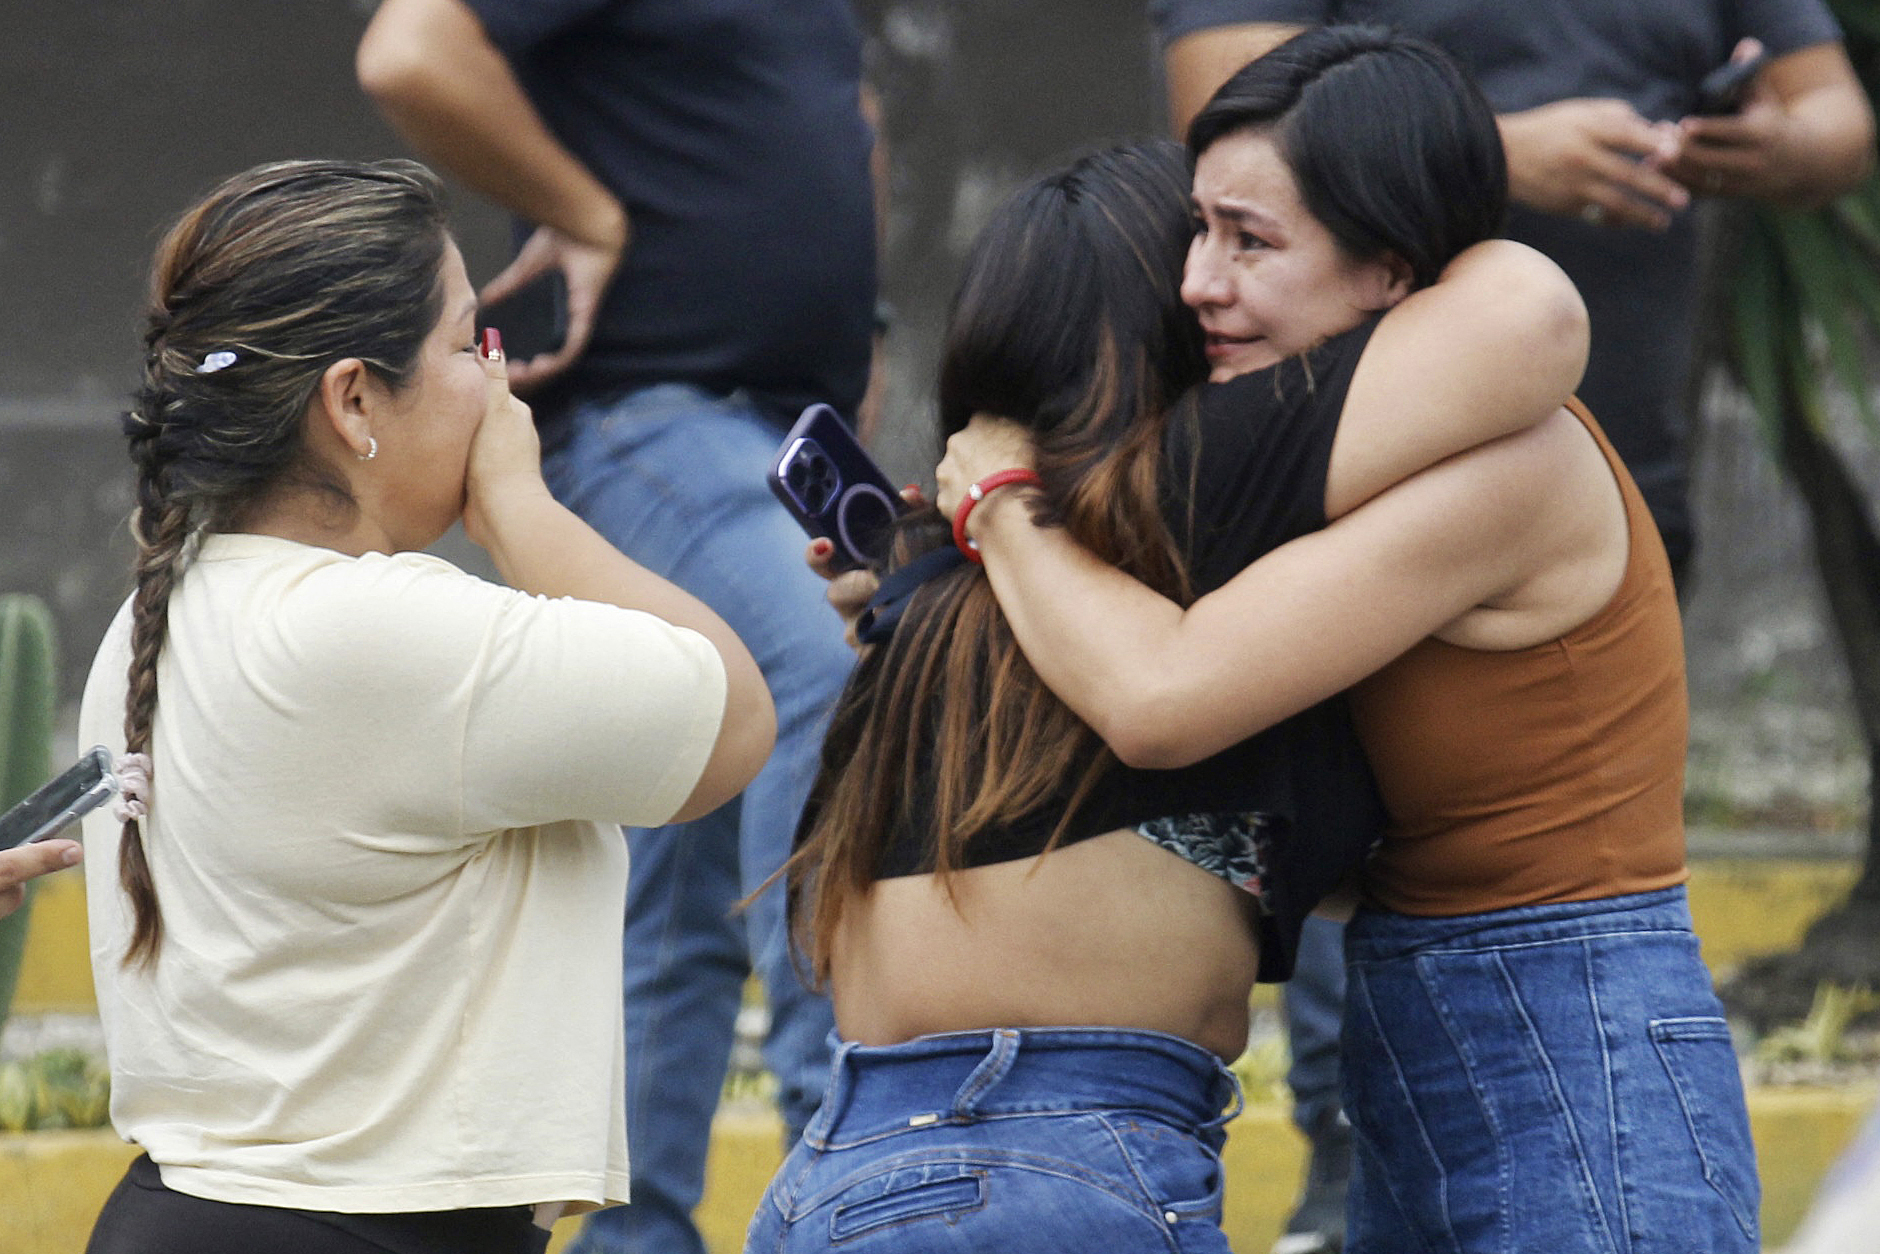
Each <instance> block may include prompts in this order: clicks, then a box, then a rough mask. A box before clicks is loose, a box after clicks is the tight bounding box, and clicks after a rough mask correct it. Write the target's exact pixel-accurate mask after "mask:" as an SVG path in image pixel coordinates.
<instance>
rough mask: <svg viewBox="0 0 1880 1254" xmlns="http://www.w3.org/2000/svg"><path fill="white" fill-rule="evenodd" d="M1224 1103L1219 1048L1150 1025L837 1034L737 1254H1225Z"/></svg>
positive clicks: (1230, 1091)
mask: <svg viewBox="0 0 1880 1254" xmlns="http://www.w3.org/2000/svg"><path fill="white" fill-rule="evenodd" d="M1230 1105H1231V1106H1232V1107H1233V1108H1235V1109H1237V1108H1238V1105H1239V1088H1238V1086H1237V1085H1236V1084H1235V1082H1234V1078H1233V1075H1232V1074H1231V1073H1230V1072H1228V1070H1227V1069H1226V1068H1225V1067H1223V1066H1222V1065H1221V1062H1220V1060H1219V1059H1218V1058H1216V1057H1215V1056H1214V1055H1213V1054H1210V1053H1209V1052H1208V1051H1206V1050H1204V1049H1202V1048H1201V1047H1200V1046H1198V1045H1192V1044H1190V1043H1188V1042H1187V1041H1184V1040H1181V1039H1179V1038H1177V1037H1173V1036H1166V1035H1163V1034H1161V1033H1158V1032H1139V1031H1129V1030H1124V1029H1117V1028H1023V1029H1020V1028H1001V1029H999V1030H997V1031H990V1032H957V1033H949V1034H946V1035H942V1036H923V1037H918V1038H916V1039H914V1040H912V1041H908V1042H907V1043H905V1044H902V1045H888V1046H860V1045H854V1044H845V1045H842V1046H841V1047H840V1048H839V1049H838V1050H837V1053H836V1062H835V1068H834V1070H833V1072H832V1074H831V1076H830V1082H829V1093H828V1095H827V1097H825V1098H824V1100H823V1105H822V1109H821V1110H820V1111H818V1112H817V1115H816V1118H815V1119H814V1120H813V1121H812V1122H811V1123H810V1126H809V1129H808V1130H807V1131H806V1132H805V1133H804V1136H803V1139H802V1141H801V1142H799V1143H798V1144H797V1147H796V1148H795V1149H794V1150H792V1151H791V1152H790V1155H789V1157H788V1158H786V1159H785V1160H784V1163H783V1166H782V1168H781V1169H779V1170H778V1172H777V1175H776V1178H775V1179H774V1180H772V1181H771V1183H770V1188H769V1190H768V1191H767V1192H766V1193H765V1194H764V1200H763V1201H762V1202H761V1203H760V1204H759V1205H758V1208H757V1216H756V1218H755V1219H753V1220H752V1221H751V1229H750V1234H749V1237H748V1239H747V1241H746V1243H745V1247H744V1248H745V1254H808V1252H809V1251H812V1250H816V1251H820V1250H828V1249H841V1250H844V1251H849V1252H850V1254H870V1252H871V1251H884V1252H888V1251H891V1252H892V1254H1009V1252H1010V1251H1013V1250H1093V1251H1094V1250H1101V1251H1104V1252H1105V1254H1133V1252H1136V1251H1144V1252H1147V1251H1155V1252H1156V1254H1177V1252H1180V1251H1211V1252H1214V1254H1223V1252H1225V1251H1226V1250H1227V1248H1228V1247H1227V1238H1226V1237H1225V1236H1224V1235H1223V1234H1222V1232H1221V1161H1220V1157H1219V1151H1220V1147H1221V1144H1222V1142H1223V1140H1224V1138H1225V1132H1224V1130H1223V1129H1224V1125H1225V1124H1226V1121H1227V1120H1228V1118H1230V1117H1231V1115H1232V1114H1233V1110H1230V1109H1227V1108H1228V1107H1229V1106H1230Z"/></svg>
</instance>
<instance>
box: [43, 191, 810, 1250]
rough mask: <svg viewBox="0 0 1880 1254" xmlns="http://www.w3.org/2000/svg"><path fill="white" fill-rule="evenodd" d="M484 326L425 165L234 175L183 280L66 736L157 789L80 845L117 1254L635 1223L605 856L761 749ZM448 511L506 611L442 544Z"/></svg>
mask: <svg viewBox="0 0 1880 1254" xmlns="http://www.w3.org/2000/svg"><path fill="white" fill-rule="evenodd" d="M475 312H476V301H475V297H474V294H473V292H472V289H471V287H470V283H469V279H468V276H467V275H466V274H465V271H464V264H463V259H462V257H461V255H460V254H459V252H458V250H457V247H456V245H455V243H453V242H452V240H451V238H450V235H449V232H448V230H447V226H446V218H445V210H444V207H443V205H442V202H441V197H440V190H439V186H438V184H437V182H436V180H435V179H434V178H433V176H432V175H431V174H430V173H429V172H428V171H426V170H425V169H423V167H421V166H417V165H415V164H411V163H406V162H385V163H378V164H371V165H360V164H353V163H343V162H291V163H283V164H277V165H269V166H263V167H260V168H257V169H254V170H251V171H248V172H247V173H245V174H241V175H238V176H236V177H234V178H232V179H230V180H229V181H227V182H226V183H224V184H223V185H221V186H220V187H218V188H217V189H215V190H214V191H213V192H211V193H210V194H209V195H208V196H207V197H206V198H205V199H204V200H202V201H201V202H200V203H199V204H197V205H196V206H195V207H194V208H192V209H191V210H190V211H189V212H188V213H186V214H185V215H184V216H183V218H182V219H181V221H180V222H179V223H178V224H177V225H176V226H175V227H174V228H173V229H172V230H171V232H170V234H169V236H168V237H167V238H166V239H165V240H164V242H163V244H162V246H161V248H160V249H159V252H158V255H157V261H156V265H155V269H154V277H153V286H152V307H151V312H150V320H149V327H148V332H147V335H146V346H147V354H146V360H145V370H144V383H143V386H142V388H141V389H140V390H139V392H138V393H137V398H136V402H135V406H134V408H133V409H132V411H131V412H130V414H129V415H128V416H127V417H126V419H125V432H126V434H127V436H128V438H129V443H130V452H131V458H132V461H133V463H134V464H135V466H136V470H137V511H136V515H135V519H134V524H133V529H134V532H135V535H136V538H137V546H138V557H137V567H136V589H135V591H134V592H133V594H132V596H131V597H130V599H129V601H128V602H127V603H126V605H125V607H124V609H123V610H122V611H121V612H120V613H119V615H118V617H117V620H116V621H115V622H114V623H113V624H112V626H111V628H110V631H109V632H108V634H107V636H106V638H105V640H104V643H103V644H102V646H101V647H100V649H99V652H98V657H97V660H96V661H95V662H94V664H93V667H92V672H91V677H90V680H89V682H88V684H87V686H86V691H85V698H84V705H83V709H82V711H81V716H80V722H81V732H82V735H83V738H84V739H85V741H86V743H88V744H90V743H94V742H101V743H105V744H109V745H114V746H116V747H118V748H119V749H120V750H121V751H122V752H123V753H124V754H125V755H126V756H127V757H130V756H132V755H143V758H144V759H146V761H143V762H140V765H141V766H143V768H144V770H145V771H146V772H147V775H148V784H147V785H146V786H145V787H143V788H142V789H140V790H139V791H140V792H141V794H142V795H141V796H137V797H133V798H132V799H130V800H129V801H128V802H127V803H126V804H125V805H123V806H122V807H121V808H120V813H119V815H118V819H119V820H120V822H121V827H114V825H113V824H112V822H111V820H110V819H109V818H101V817H98V816H94V817H93V819H91V820H89V821H88V822H87V824H86V837H87V843H88V844H89V845H90V846H91V860H92V863H93V866H94V870H95V871H96V872H97V873H96V874H94V875H92V876H91V877H90V879H89V883H88V892H89V897H90V903H89V904H90V914H91V938H92V939H91V945H92V961H93V969H94V973H95V976H96V981H97V986H98V994H99V1009H100V1012H101V1014H102V1016H103V1019H104V1026H105V1035H106V1045H107V1050H108V1052H109V1055H110V1061H111V1069H112V1119H113V1123H114V1124H115V1126H116V1127H117V1129H118V1131H119V1132H120V1134H122V1135H123V1136H124V1137H125V1138H126V1139H127V1140H130V1141H133V1142H135V1143H136V1144H138V1145H139V1146H141V1147H142V1148H143V1150H144V1155H143V1156H142V1157H140V1158H138V1159H137V1160H136V1162H135V1163H133V1164H132V1166H131V1168H130V1170H129V1172H128V1173H127V1175H126V1177H125V1179H124V1181H123V1182H122V1183H121V1184H120V1185H119V1186H118V1189H117V1191H116V1192H115V1193H114V1194H113V1195H112V1198H111V1200H110V1201H109V1202H108V1203H107V1205H106V1207H105V1209H104V1212H103V1214H102V1215H101V1216H100V1218H99V1220H98V1224H97V1227H96V1229H95V1230H94V1232H93V1235H92V1240H91V1245H90V1247H89V1248H90V1249H91V1250H92V1251H94V1252H95V1254H133V1252H136V1254H142V1252H145V1251H149V1252H153V1254H154V1252H159V1251H171V1250H189V1251H197V1252H205V1254H207V1252H215V1251H230V1252H233V1251H238V1250H239V1251H244V1252H246V1251H252V1250H256V1249H281V1250H294V1251H297V1252H306V1254H321V1252H324V1251H387V1250H390V1251H400V1252H407V1254H418V1252H420V1251H433V1250H436V1251H444V1250H448V1251H452V1252H453V1254H462V1252H465V1251H491V1252H496V1251H502V1252H503V1254H509V1252H511V1251H533V1250H540V1249H542V1248H544V1247H545V1245H546V1242H547V1236H548V1234H547V1232H546V1230H545V1224H546V1222H547V1220H548V1219H550V1218H552V1215H553V1214H555V1213H559V1212H560V1210H561V1209H563V1208H564V1207H565V1206H572V1207H574V1208H576V1209H591V1208H593V1207H595V1206H598V1205H605V1204H608V1203H611V1202H615V1201H622V1200H624V1199H625V1198H626V1196H627V1163H626V1146H625V1135H624V1128H623V1124H622V1119H621V1116H620V1111H621V1110H622V1109H623V1108H624V1102H623V1100H622V1095H621V1094H620V1093H618V1092H617V1091H616V1090H617V1088H618V1085H619V1083H620V1074H621V1065H620V1058H621V1045H620V1039H621V1020H620V1004H619V998H618V996H617V992H618V989H619V963H620V950H619V946H618V938H619V927H620V912H621V910H622V908H623V903H624V897H625V886H626V855H625V850H624V846H623V845H622V844H621V842H620V839H619V834H618V832H617V831H616V830H614V828H613V826H612V825H613V824H618V823H637V824H645V823H660V822H665V821H667V820H669V819H670V818H672V817H674V816H675V815H679V816H682V817H683V816H689V815H695V814H699V813H703V812H705V811H707V810H709V809H711V808H713V807H715V806H716V805H718V804H719V803H720V802H722V801H724V800H726V799H728V798H729V797H730V796H732V795H733V794H735V793H736V792H737V791H738V790H739V789H741V788H742V787H743V785H744V784H745V782H746V781H747V780H749V778H750V777H751V775H752V774H754V773H755V772H756V770H757V768H758V767H759V766H760V765H761V764H762V762H763V759H764V757H765V755H766V754H767V753H768V751H769V747H770V743H771V738H772V735H773V724H774V719H773V714H772V711H771V706H770V700H769V696H768V693H767V692H766V690H765V688H764V685H763V682H762V679H761V677H760V676H759V674H758V671H757V669H756V666H755V664H754V663H753V662H752V660H751V658H750V656H749V654H748V653H747V652H746V651H745V650H744V648H743V646H742V645H741V644H740V643H739V642H738V640H737V638H736V637H735V636H734V635H733V634H732V633H731V632H730V630H729V629H728V628H726V627H725V625H724V624H723V622H722V621H720V620H719V619H718V618H717V616H716V615H714V614H713V613H712V612H711V611H710V610H708V609H706V608H705V607H704V606H703V605H702V604H700V603H699V602H697V601H695V600H693V599H692V598H691V597H689V596H687V595H686V594H685V593H683V592H681V591H680V590H679V589H677V588H675V587H673V586H672V585H670V584H668V583H666V582H665V581H664V580H661V579H659V578H657V577H655V576H653V575H651V574H649V573H648V572H647V571H645V570H643V569H642V568H640V567H638V566H636V565H635V564H634V563H632V562H630V561H628V560H627V559H626V558H624V557H622V556H621V555H620V554H619V553H618V552H617V551H616V550H615V549H614V548H613V547H612V546H611V545H609V544H607V543H606V541H604V540H602V539H601V538H600V537H599V536H598V535H596V534H595V533H594V532H593V531H591V530H590V529H589V528H588V527H587V526H586V525H585V524H583V523H582V522H580V521H579V520H578V519H576V518H575V516H574V515H572V514H570V513H568V512H567V511H566V510H565V509H563V508H562V507H561V506H560V505H558V504H557V503H556V502H555V501H554V500H553V498H552V497H550V496H549V494H548V492H547V490H546V488H545V487H544V486H543V484H542V480H541V474H540V468H539V462H538V458H539V450H538V446H537V444H536V439H535V432H534V427H533V425H532V423H531V420H530V415H529V411H528V408H527V407H526V406H524V405H523V404H522V403H520V402H519V401H516V400H514V399H513V398H511V397H510V395H509V391H508V385H507V382H506V380H505V377H504V370H503V364H502V356H501V352H500V346H499V345H498V344H496V343H494V342H493V339H492V341H491V342H489V343H486V344H485V345H483V346H481V347H480V346H479V345H478V344H477V342H476V336H475V323H474V318H475ZM459 519H461V520H462V522H463V524H464V527H465V530H466V532H467V533H468V535H469V536H470V538H471V539H472V540H474V541H475V542H476V543H478V544H480V545H481V546H482V547H484V548H485V549H486V550H487V551H488V552H489V554H490V556H491V558H492V560H493V562H494V564H495V566H496V569H497V570H498V571H499V572H500V573H501V575H502V576H503V578H504V579H505V580H506V581H507V582H508V584H509V585H510V586H509V587H508V588H504V587H501V586H498V585H495V584H491V583H488V582H485V581H483V580H480V579H477V578H474V577H472V576H470V575H467V574H465V573H464V572H462V571H460V570H458V569H456V568H455V567H453V566H451V565H449V564H448V563H445V562H443V561H440V560H438V559H435V558H432V557H428V556H425V555H423V554H422V553H420V552H418V551H417V550H420V549H423V548H424V547H425V546H427V545H429V544H431V543H433V542H434V541H436V540H437V539H438V538H439V537H440V536H441V535H442V534H443V533H444V531H445V530H446V529H447V528H449V527H450V526H451V525H452V524H453V523H455V522H457V521H458V520H459ZM549 1057H552V1058H553V1063H552V1065H544V1059H545V1058H549ZM610 1092H612V1093H613V1096H611V1097H610V1096H608V1094H609V1093H610Z"/></svg>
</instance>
